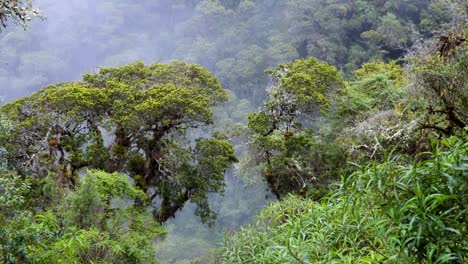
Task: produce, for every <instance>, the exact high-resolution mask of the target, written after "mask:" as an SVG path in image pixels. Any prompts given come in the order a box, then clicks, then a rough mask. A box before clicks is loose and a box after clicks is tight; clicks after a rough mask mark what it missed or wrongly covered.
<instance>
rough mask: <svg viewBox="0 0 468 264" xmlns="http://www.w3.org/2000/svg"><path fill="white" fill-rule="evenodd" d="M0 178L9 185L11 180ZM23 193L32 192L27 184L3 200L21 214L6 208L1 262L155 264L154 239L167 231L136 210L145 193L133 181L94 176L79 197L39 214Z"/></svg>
mask: <svg viewBox="0 0 468 264" xmlns="http://www.w3.org/2000/svg"><path fill="white" fill-rule="evenodd" d="M0 179H1V181H0V182H2V183H5V181H7V180H8V177H5V176H2V177H1V178H0ZM13 180H15V181H19V182H21V181H20V180H19V179H15V178H13ZM1 186H2V187H5V186H6V185H5V184H2V185H1ZM10 186H11V184H10ZM23 189H24V190H29V188H27V185H26V183H23V187H18V188H16V192H15V193H16V194H15V195H12V194H13V191H11V190H12V188H9V190H10V191H9V192H6V193H5V195H2V196H1V198H2V199H3V198H4V199H9V200H8V201H9V203H8V204H7V205H8V206H10V207H11V206H15V209H16V210H15V211H13V212H14V213H10V214H4V213H5V211H4V209H5V208H2V218H0V224H1V226H2V229H1V231H0V261H1V262H4V263H18V262H24V261H26V262H31V263H51V262H54V263H155V261H156V260H155V256H154V249H153V245H152V240H153V239H154V238H155V237H157V236H161V235H162V234H164V232H165V231H164V229H162V228H161V226H160V225H159V224H158V223H157V222H156V221H154V220H153V218H152V216H151V214H149V213H147V212H145V211H144V210H140V209H138V208H136V207H135V205H134V201H135V199H137V198H138V199H143V198H144V196H145V194H144V193H143V192H142V191H141V190H138V189H137V188H135V187H134V186H133V185H132V184H131V183H130V178H129V177H128V176H125V175H122V174H118V173H113V174H108V173H105V172H102V171H89V172H87V173H86V174H85V175H84V176H83V177H82V178H81V180H80V183H79V185H78V186H77V190H76V191H75V192H70V193H68V194H67V195H66V196H65V197H63V198H62V200H61V201H60V203H59V204H58V205H57V206H51V207H48V211H45V212H38V213H33V212H32V211H29V209H28V207H26V206H25V205H27V203H26V199H28V198H29V195H26V193H25V192H23ZM31 209H33V208H31ZM3 217H6V219H4V218H3ZM5 221H6V222H5Z"/></svg>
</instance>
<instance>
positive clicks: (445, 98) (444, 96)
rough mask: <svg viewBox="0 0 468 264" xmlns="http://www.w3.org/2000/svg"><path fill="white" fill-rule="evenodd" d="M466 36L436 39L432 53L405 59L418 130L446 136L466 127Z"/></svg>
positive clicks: (423, 50) (421, 52)
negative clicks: (419, 128) (417, 119)
mask: <svg viewBox="0 0 468 264" xmlns="http://www.w3.org/2000/svg"><path fill="white" fill-rule="evenodd" d="M466 36H468V34H467V33H466V32H462V31H460V32H448V33H447V34H445V35H442V36H440V37H439V40H438V42H437V43H436V45H435V49H436V51H435V52H434V50H433V49H432V50H429V49H428V48H426V47H424V48H420V49H419V50H417V53H416V54H415V55H413V56H411V57H410V58H409V62H410V63H409V76H410V78H411V81H412V85H413V91H412V92H413V96H414V97H416V98H415V99H414V101H415V102H416V103H415V108H416V109H418V110H419V111H421V112H422V113H423V114H424V116H423V117H422V118H421V119H422V121H421V124H420V125H421V127H422V128H428V129H432V130H435V131H436V132H437V133H440V134H445V135H450V134H451V133H453V131H454V130H461V129H463V128H464V127H465V126H467V125H468V114H467V113H468V74H467V72H468V54H467V51H468V43H467V42H466V40H465V39H466Z"/></svg>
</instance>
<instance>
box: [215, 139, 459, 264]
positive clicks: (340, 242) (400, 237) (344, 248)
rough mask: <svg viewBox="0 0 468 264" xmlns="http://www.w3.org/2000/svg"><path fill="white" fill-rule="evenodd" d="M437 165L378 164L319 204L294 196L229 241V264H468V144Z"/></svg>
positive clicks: (454, 147)
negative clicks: (467, 180) (467, 176)
mask: <svg viewBox="0 0 468 264" xmlns="http://www.w3.org/2000/svg"><path fill="white" fill-rule="evenodd" d="M438 144H440V145H439V147H437V148H436V150H435V151H434V153H433V154H432V158H431V159H428V160H426V161H422V162H415V163H413V164H405V163H404V161H401V160H399V158H398V156H390V157H388V158H387V159H386V161H385V162H383V163H376V162H375V163H370V164H369V165H368V166H366V167H360V168H359V169H358V170H357V171H356V172H355V173H353V174H352V175H350V176H349V177H346V178H343V179H342V180H341V182H340V186H339V189H338V190H337V191H336V192H335V193H334V194H330V195H329V196H327V197H326V198H324V199H323V200H322V201H321V202H314V201H311V200H309V199H303V198H298V197H293V196H290V197H288V198H286V199H284V200H283V201H281V202H277V203H274V204H272V205H270V206H269V207H268V208H266V209H265V210H264V211H263V212H262V214H261V215H260V216H259V221H258V222H257V224H256V225H255V226H250V227H247V228H245V229H242V230H241V231H240V232H239V233H237V234H235V235H234V236H228V237H227V238H226V241H225V248H224V253H223V258H224V261H225V262H226V263H247V262H248V263H288V262H296V261H297V262H300V263H351V262H352V263H376V262H385V263H463V262H464V261H466V254H467V245H468V241H467V239H466V237H467V232H468V230H467V225H466V224H467V219H466V213H467V208H466V205H467V199H468V196H467V188H468V186H467V182H466V173H467V171H468V167H467V164H468V163H467V161H468V160H467V158H468V152H467V150H468V138H467V137H466V135H465V136H462V137H458V138H457V137H452V138H448V139H446V140H443V141H442V142H440V143H438Z"/></svg>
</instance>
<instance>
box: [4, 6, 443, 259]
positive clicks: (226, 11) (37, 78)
mask: <svg viewBox="0 0 468 264" xmlns="http://www.w3.org/2000/svg"><path fill="white" fill-rule="evenodd" d="M351 2H352V1H345V0H336V1H305V0H287V1H283V0H261V1H253V0H223V1H221V0H141V1H130V0H122V1H116V0H101V1H95V0H67V1H57V0H37V1H34V5H35V6H36V7H37V8H38V9H40V10H41V11H42V13H43V14H44V15H45V16H46V17H47V18H46V19H44V20H41V19H38V18H36V19H34V20H33V21H32V22H31V23H30V24H29V28H28V29H27V30H24V29H22V28H21V27H15V26H10V27H8V28H7V29H5V30H4V31H2V32H1V33H0V47H1V48H0V99H1V100H2V102H9V101H12V100H14V99H16V98H19V97H22V96H27V95H29V94H31V93H33V92H34V91H36V90H38V89H40V88H41V87H45V86H47V85H49V84H54V83H57V82H69V81H78V80H80V79H81V76H82V75H83V74H84V73H88V72H97V71H98V70H99V68H102V67H109V66H119V65H123V64H127V63H130V62H134V61H143V62H144V63H146V64H153V63H164V62H169V61H172V60H183V61H187V62H189V63H197V64H200V65H202V66H204V67H206V68H207V69H208V70H209V71H211V72H213V73H214V75H215V76H216V77H218V78H219V80H220V81H221V82H222V84H223V86H224V87H225V88H226V89H228V90H229V91H230V94H231V100H230V102H229V103H227V104H226V105H225V106H224V108H218V109H216V110H215V111H216V116H217V121H216V123H217V127H220V128H221V130H223V129H225V130H229V129H230V128H229V127H230V126H232V125H236V124H245V123H246V122H247V117H246V113H247V112H251V111H254V110H255V109H257V108H258V107H259V106H260V105H261V103H262V102H263V101H264V100H265V99H266V96H267V94H266V92H265V88H266V87H267V84H268V81H269V79H268V77H267V76H266V75H265V74H264V71H265V70H266V69H268V68H273V67H275V66H276V65H278V64H280V63H285V62H289V61H292V60H294V59H297V58H306V57H309V56H316V57H317V58H319V59H321V60H325V61H327V62H329V63H331V64H333V65H335V66H336V67H337V68H338V69H339V70H340V71H341V72H342V73H344V74H345V75H347V74H350V73H351V72H352V71H353V70H354V69H356V68H358V67H359V66H360V65H361V64H363V63H364V62H365V61H370V60H386V59H393V58H398V57H400V56H402V54H403V53H404V52H405V51H406V50H405V47H407V46H408V45H410V44H411V43H412V42H413V41H414V39H417V37H419V36H423V35H424V34H429V33H428V32H431V30H432V28H431V27H430V25H429V26H427V28H426V29H424V31H422V32H413V31H410V30H407V29H406V28H403V26H401V24H402V23H403V21H409V22H408V23H409V24H410V23H414V24H416V23H419V22H420V21H422V20H423V19H424V15H422V13H421V12H419V11H418V10H419V9H423V8H427V9H428V10H429V11H428V12H427V13H428V16H430V15H431V14H430V8H428V7H427V6H428V3H427V2H429V1H415V2H418V3H415V4H414V9H408V8H406V7H401V8H400V9H398V8H396V9H395V10H394V13H396V14H398V15H399V16H398V17H394V16H391V15H387V14H386V15H383V14H380V13H379V15H381V16H382V17H383V18H382V20H379V19H378V18H374V17H371V16H368V17H366V18H365V19H364V18H363V17H362V16H361V15H357V14H359V8H360V7H359V6H358V5H353V4H351ZM405 5H406V4H405ZM408 5H411V6H413V4H408ZM405 8H406V9H405ZM418 8H419V9H418ZM408 10H409V11H408ZM414 10H416V11H414ZM447 10H449V9H447ZM449 11H450V10H449ZM449 11H447V12H449ZM400 17H401V19H400ZM372 19H374V20H372ZM359 23H360V24H359ZM435 24H437V23H435ZM438 24H440V23H438ZM386 25H391V27H390V26H388V27H385V26H386ZM411 25H413V24H411ZM407 28H410V27H409V26H408V27H407ZM371 29H372V30H374V31H375V32H376V33H375V34H364V33H366V32H370V31H371ZM379 30H380V31H379ZM380 32H386V33H387V34H381V33H380ZM371 33H374V32H371ZM390 40H391V41H390ZM383 42H384V43H386V46H382V44H381V43H383ZM381 49H385V52H382V50H381ZM241 143H242V142H241ZM239 145H241V144H239ZM238 151H241V150H238ZM239 153H241V154H242V153H243V152H239ZM239 153H238V154H239ZM237 171H238V170H236V169H233V170H230V171H229V172H228V173H227V174H226V177H225V179H226V187H225V193H224V195H221V194H210V206H212V209H213V210H214V211H215V212H216V213H217V214H218V218H217V221H216V225H215V227H213V228H209V227H208V226H206V225H204V224H202V223H201V221H200V219H199V218H198V217H197V216H195V215H194V205H193V204H190V203H187V204H186V206H185V207H184V208H183V210H181V211H179V212H178V213H177V215H176V217H175V219H172V220H170V221H168V222H167V223H166V224H165V226H166V227H167V229H168V235H167V236H166V237H165V239H163V240H162V241H158V242H157V252H156V254H155V255H156V256H157V258H159V259H160V260H162V261H166V262H168V263H175V262H177V261H179V262H180V263H182V262H183V261H187V262H188V261H189V260H191V259H195V258H202V257H203V256H205V255H206V254H209V251H210V248H214V247H216V246H219V245H221V244H222V239H223V233H224V232H228V233H229V232H233V231H235V230H238V229H239V228H240V227H241V226H242V225H245V224H248V223H251V222H252V221H253V220H254V216H255V215H256V214H258V212H259V211H260V210H261V209H262V208H263V207H264V206H265V205H266V204H267V203H268V202H269V201H272V200H273V198H272V195H271V194H270V192H269V191H268V190H267V186H266V185H265V184H264V183H263V182H262V180H261V176H262V175H247V177H246V176H245V175H238V173H237Z"/></svg>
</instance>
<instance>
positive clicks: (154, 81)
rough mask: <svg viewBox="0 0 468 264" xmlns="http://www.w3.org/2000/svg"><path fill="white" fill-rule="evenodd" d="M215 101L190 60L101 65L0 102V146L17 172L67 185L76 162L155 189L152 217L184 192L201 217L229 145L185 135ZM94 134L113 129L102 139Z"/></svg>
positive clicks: (170, 209)
mask: <svg viewBox="0 0 468 264" xmlns="http://www.w3.org/2000/svg"><path fill="white" fill-rule="evenodd" d="M225 100H227V93H226V91H225V90H224V89H223V88H222V87H221V84H220V83H219V81H218V80H217V79H216V78H215V77H214V76H213V75H212V74H211V73H209V72H208V71H207V70H206V69H204V68H203V67H201V66H198V65H191V64H187V63H184V62H173V63H170V64H154V65H150V66H145V65H144V64H143V63H141V62H136V63H133V64H130V65H127V66H122V67H118V68H103V69H101V70H100V72H99V73H98V74H86V75H85V76H84V77H83V81H82V82H74V83H60V84H56V85H51V86H48V87H45V88H43V89H41V90H39V91H38V92H36V93H34V94H33V95H31V96H30V97H26V98H23V99H19V100H17V101H14V102H12V103H10V104H7V105H5V106H4V107H2V109H1V111H2V112H3V113H5V114H7V115H8V116H9V117H10V119H11V120H13V121H12V122H13V123H14V128H15V129H11V132H10V134H8V135H6V136H4V137H3V138H2V144H3V145H4V146H5V147H6V151H7V153H8V155H7V161H9V162H10V164H12V165H14V167H15V169H17V170H18V171H20V172H21V173H28V174H32V175H34V176H35V177H37V178H42V177H44V174H45V173H46V171H53V172H54V173H55V174H56V178H57V179H58V181H59V182H60V183H62V184H63V185H65V186H67V187H69V188H74V187H75V186H76V183H77V177H78V172H79V171H80V170H81V169H82V168H86V167H87V168H94V169H102V170H106V171H109V172H114V171H121V172H128V173H129V174H130V176H132V177H134V179H135V181H136V183H137V185H138V186H139V187H140V188H142V189H143V191H145V192H147V191H148V190H149V189H150V188H152V187H155V193H154V194H153V197H152V199H154V198H156V197H159V198H161V199H162V203H161V205H160V208H157V210H156V211H155V216H156V218H157V219H158V220H159V221H160V222H164V221H166V220H167V219H168V218H170V217H173V216H174V215H175V212H176V211H177V210H179V209H180V208H182V207H183V205H184V203H185V202H186V201H187V200H190V199H191V200H193V201H195V202H196V203H197V204H198V205H199V206H200V211H199V212H198V213H199V215H200V216H202V217H203V218H204V219H205V218H206V219H207V221H208V219H213V214H212V212H211V211H210V209H209V206H208V201H207V199H206V194H207V193H208V192H220V191H222V187H223V186H224V184H223V181H224V172H225V170H227V169H228V168H229V167H230V165H231V164H232V163H233V162H235V161H236V159H235V157H234V154H233V152H234V150H233V148H232V146H231V145H230V144H229V143H228V142H227V141H226V139H221V136H220V135H217V134H215V135H214V137H213V138H212V139H210V138H199V139H197V140H195V141H196V142H195V143H194V144H192V143H190V141H189V140H188V139H187V138H186V134H187V133H195V129H196V128H198V127H200V126H202V127H205V128H209V126H210V125H211V124H212V123H213V112H212V110H211V107H214V106H216V105H218V104H220V103H221V102H223V101H225ZM103 134H106V135H112V136H113V139H112V141H111V142H110V144H109V143H107V145H105V143H104V135H103ZM195 175H196V176H195ZM152 199H151V200H152Z"/></svg>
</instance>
